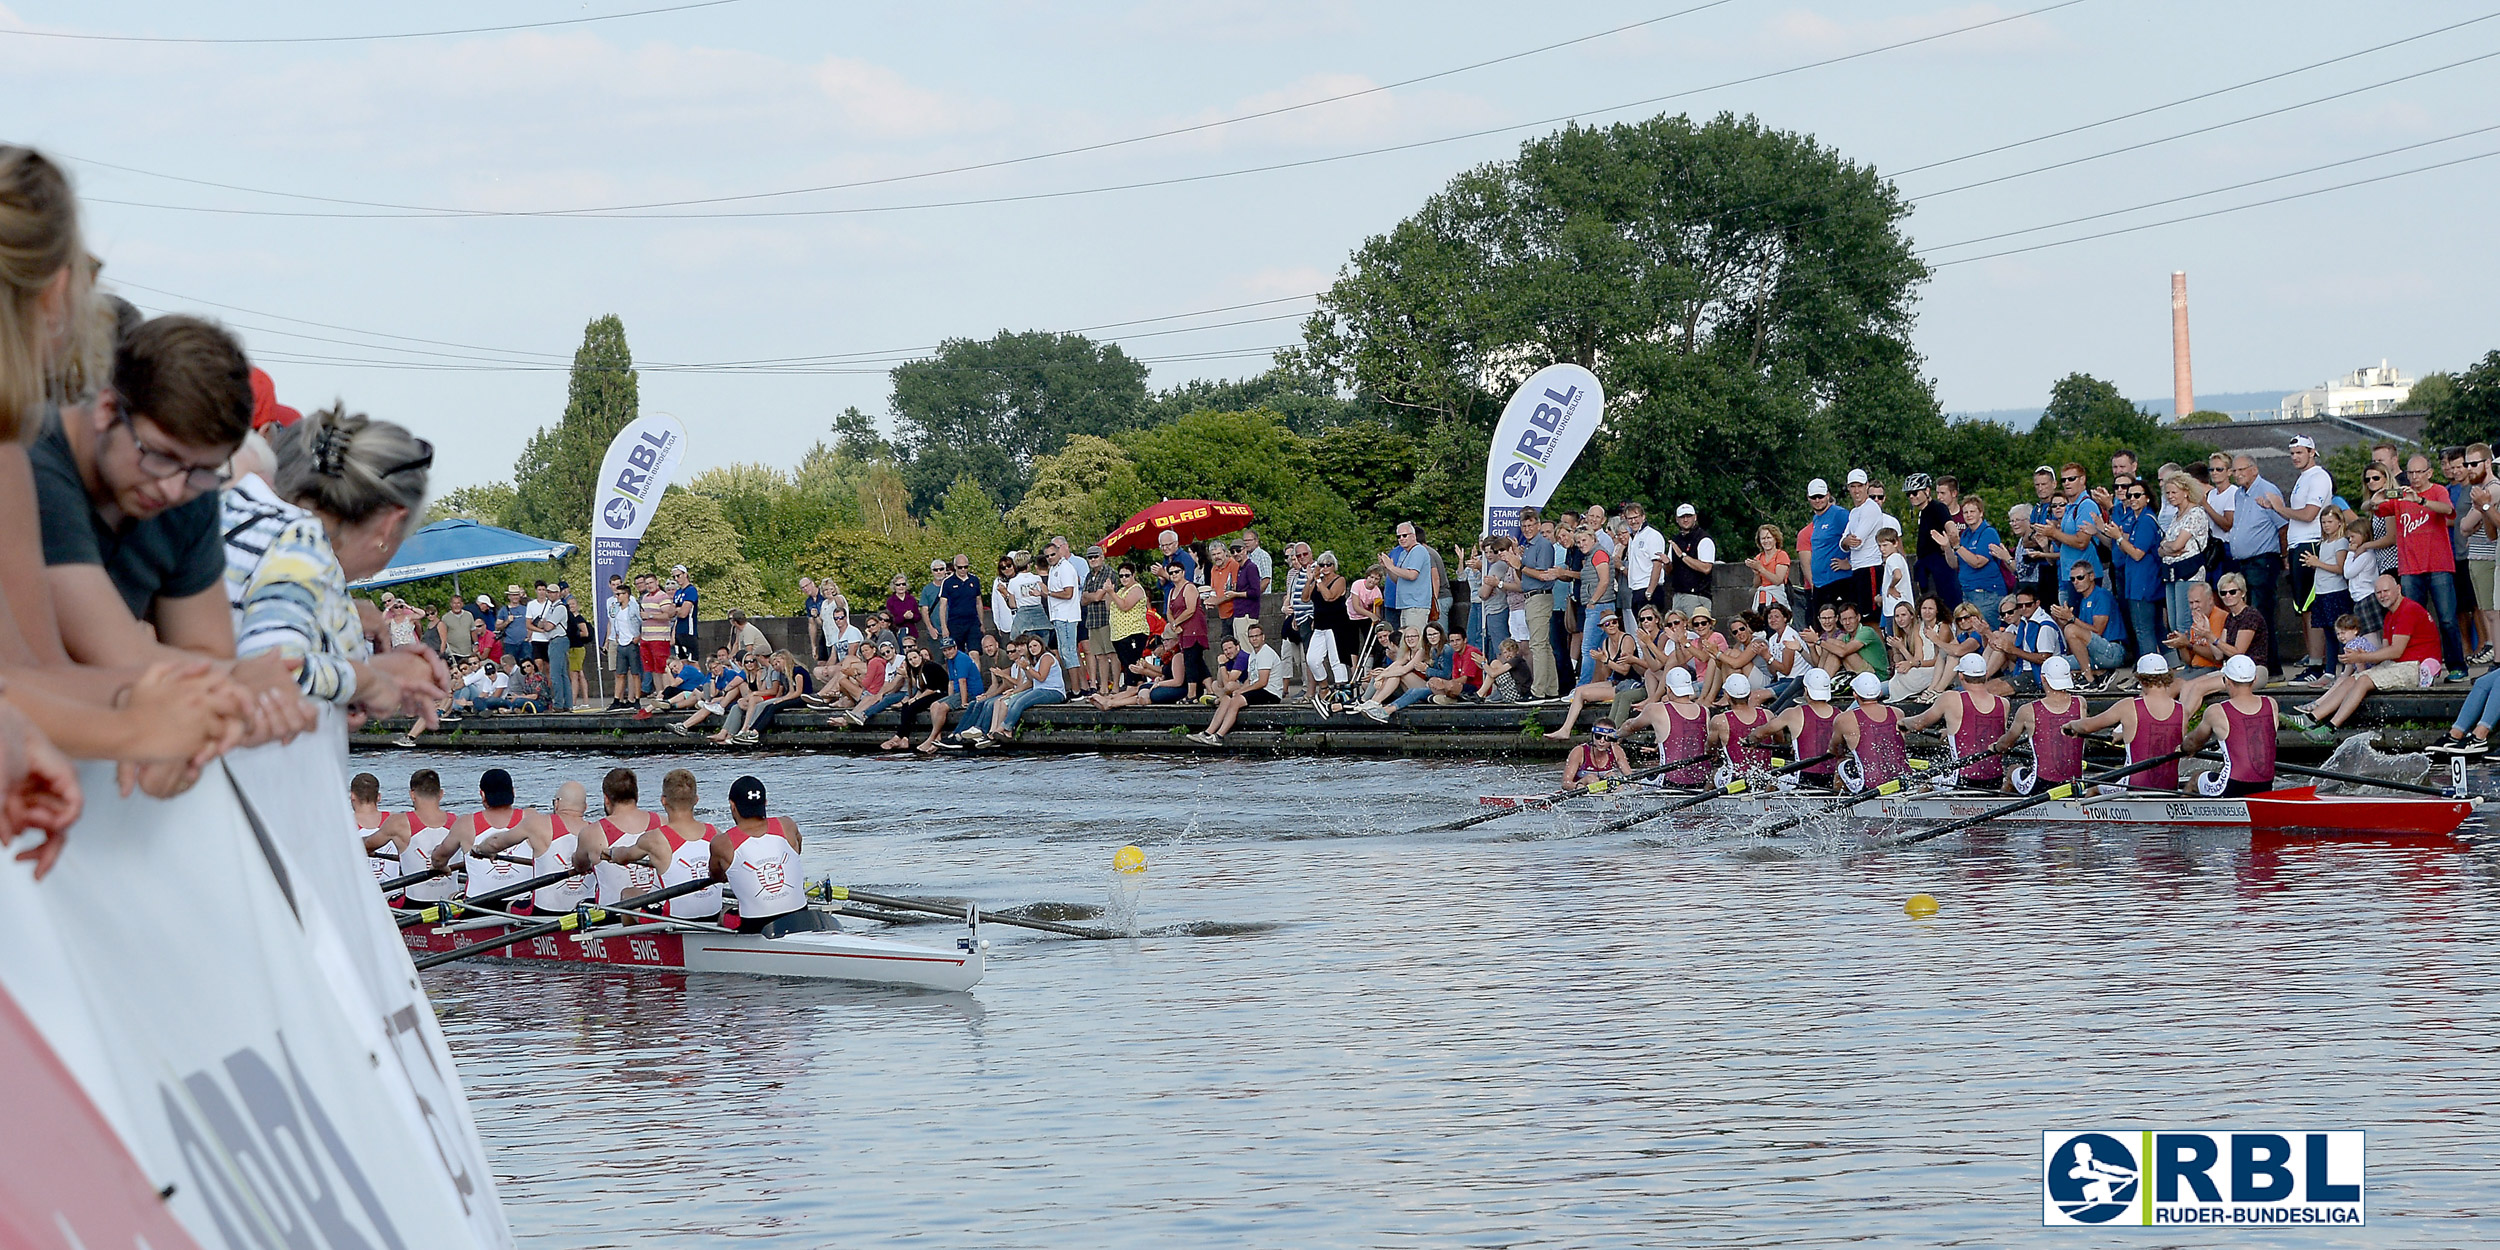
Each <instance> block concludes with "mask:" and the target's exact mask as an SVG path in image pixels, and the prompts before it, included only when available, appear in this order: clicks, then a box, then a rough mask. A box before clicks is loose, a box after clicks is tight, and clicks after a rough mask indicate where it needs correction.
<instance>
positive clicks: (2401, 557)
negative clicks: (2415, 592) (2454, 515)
mask: <svg viewBox="0 0 2500 1250" xmlns="http://www.w3.org/2000/svg"><path fill="white" fill-rule="evenodd" d="M2377 512H2378V514H2379V515H2380V516H2383V517H2386V518H2388V524H2389V525H2391V526H2394V527H2395V530H2396V572H2397V573H2398V574H2399V575H2401V576H2404V577H2413V576H2416V575H2418V574H2422V573H2454V572H2456V571H2457V558H2456V552H2455V550H2454V549H2453V548H2451V547H2450V546H2449V545H2448V522H2449V520H2450V518H2448V517H2444V516H2441V515H2439V514H2438V513H2436V512H2433V511H2431V510H2430V509H2428V508H2425V507H2423V506H2422V505H2420V504H2418V503H2415V502H2413V501H2412V500H2410V499H2389V500H2386V501H2384V502H2382V503H2380V504H2379V506H2378V508H2377Z"/></svg>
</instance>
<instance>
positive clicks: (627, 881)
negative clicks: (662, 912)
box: [599, 820, 660, 907]
mask: <svg viewBox="0 0 2500 1250" xmlns="http://www.w3.org/2000/svg"><path fill="white" fill-rule="evenodd" d="M654 823H657V822H656V821H655V822H654ZM599 829H600V832H602V833H605V834H607V835H608V846H609V847H610V848H611V849H613V848H615V847H616V846H617V845H618V844H619V843H624V842H633V841H637V840H639V839H640V838H641V837H642V835H643V832H644V831H643V830H638V829H620V828H618V827H617V824H616V822H615V821H613V820H601V821H600V822H599ZM659 888H660V870H659V869H657V868H653V867H652V866H651V865H649V864H643V863H633V864H612V863H608V862H606V861H604V860H602V861H601V862H600V864H599V905H600V906H601V907H614V906H616V905H617V904H618V903H621V902H624V901H625V900H626V899H629V898H633V897H635V896H636V895H641V894H649V893H651V892H652V891H654V890H657V889H659Z"/></svg>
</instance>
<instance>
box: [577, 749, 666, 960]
mask: <svg viewBox="0 0 2500 1250" xmlns="http://www.w3.org/2000/svg"><path fill="white" fill-rule="evenodd" d="M599 797H600V798H602V799H604V800H606V802H607V807H608V814H607V815H606V816H603V817H601V818H600V820H599V823H598V824H597V825H595V826H592V827H591V829H590V830H588V831H587V832H586V833H585V834H584V835H583V841H582V842H581V843H580V845H579V846H578V847H577V849H576V853H577V854H579V855H581V856H582V857H583V858H584V859H585V860H587V861H589V862H591V863H594V864H596V865H597V866H598V877H599V905H600V906H601V907H614V906H616V905H617V904H618V903H621V902H624V901H625V900H626V899H629V898H634V897H637V896H639V895H644V894H650V893H653V892H655V891H657V890H658V889H659V888H660V870H659V869H657V868H654V867H652V866H651V865H650V864H648V863H645V862H643V859H642V857H641V856H640V855H639V854H637V853H636V852H635V850H634V847H635V844H636V843H638V842H640V841H641V840H642V835H644V834H646V833H649V832H651V831H652V830H653V829H657V828H659V827H660V818H659V817H658V816H656V815H654V814H652V813H650V812H646V811H644V810H642V806H641V804H642V781H641V779H640V778H638V777H636V776H635V775H634V770H633V769H630V768H611V769H609V770H608V775H607V776H605V777H603V778H601V779H600V780H599ZM626 919H627V920H628V921H629V922H630V921H632V920H633V919H634V918H633V917H626Z"/></svg>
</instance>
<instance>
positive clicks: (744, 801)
mask: <svg viewBox="0 0 2500 1250" xmlns="http://www.w3.org/2000/svg"><path fill="white" fill-rule="evenodd" d="M729 810H731V811H733V812H736V813H738V814H739V815H741V816H744V817H746V818H747V819H749V820H761V819H763V817H764V783H763V782H761V781H757V780H756V779H755V778H753V777H740V778H739V779H737V780H736V781H733V782H730V783H729Z"/></svg>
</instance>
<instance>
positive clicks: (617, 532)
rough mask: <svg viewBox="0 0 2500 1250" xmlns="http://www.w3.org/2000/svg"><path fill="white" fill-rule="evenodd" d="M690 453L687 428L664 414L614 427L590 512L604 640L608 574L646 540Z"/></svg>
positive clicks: (597, 619)
mask: <svg viewBox="0 0 2500 1250" xmlns="http://www.w3.org/2000/svg"><path fill="white" fill-rule="evenodd" d="M685 454H686V427H684V426H682V425H679V424H678V423H677V418H675V417H672V416H668V415H666V414H664V413H653V414H652V415H650V416H647V417H637V418H635V419H634V423H633V424H632V425H629V426H626V427H625V428H624V429H622V430H619V431H617V432H616V441H614V442H612V443H609V444H608V454H607V457H606V458H605V459H603V460H601V461H600V462H599V495H598V498H597V500H596V501H595V504H594V507H593V509H592V511H591V514H590V569H591V583H592V589H591V593H590V594H589V595H587V596H584V602H588V601H589V600H591V599H596V600H597V601H598V602H599V605H600V606H599V610H597V611H595V612H592V613H591V622H592V625H593V626H594V627H595V628H596V629H597V630H598V631H599V635H600V641H602V642H605V641H607V637H606V635H607V626H608V613H607V605H608V604H610V603H612V602H614V599H615V597H614V596H612V595H610V594H609V593H608V578H610V577H622V576H624V575H625V569H626V567H627V566H628V565H630V564H632V563H633V560H634V548H636V547H639V546H641V545H642V531H643V527H644V526H647V525H649V524H651V514H652V512H654V511H656V510H657V509H658V508H659V506H660V493H661V492H663V491H665V490H667V489H668V480H669V478H671V477H673V476H675V475H676V473H677V462H678V460H679V459H681V458H683V457H684V456H685Z"/></svg>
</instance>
